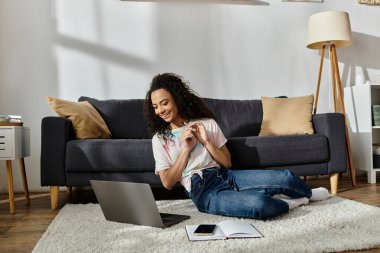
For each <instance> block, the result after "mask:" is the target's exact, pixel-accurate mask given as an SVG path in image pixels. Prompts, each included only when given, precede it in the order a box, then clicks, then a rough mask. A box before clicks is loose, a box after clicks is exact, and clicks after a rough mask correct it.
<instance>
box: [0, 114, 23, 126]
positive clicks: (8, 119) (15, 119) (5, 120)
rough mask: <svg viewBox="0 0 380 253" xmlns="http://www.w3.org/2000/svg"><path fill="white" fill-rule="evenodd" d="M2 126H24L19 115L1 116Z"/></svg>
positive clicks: (0, 122)
mask: <svg viewBox="0 0 380 253" xmlns="http://www.w3.org/2000/svg"><path fill="white" fill-rule="evenodd" d="M0 124H2V125H4V124H9V125H12V124H15V125H18V124H22V120H21V116H19V115H0Z"/></svg>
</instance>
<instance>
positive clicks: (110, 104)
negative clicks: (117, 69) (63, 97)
mask: <svg viewBox="0 0 380 253" xmlns="http://www.w3.org/2000/svg"><path fill="white" fill-rule="evenodd" d="M79 101H88V102H90V103H91V104H92V105H93V106H94V107H95V108H96V110H98V112H99V113H100V115H101V116H102V117H103V119H104V121H105V122H106V123H107V126H108V128H109V129H110V131H111V133H112V137H113V138H114V139H148V138H151V135H150V133H149V129H148V122H147V120H146V118H145V116H144V109H143V106H144V100H143V99H109V100H98V99H95V98H89V97H80V98H79Z"/></svg>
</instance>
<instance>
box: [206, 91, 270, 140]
mask: <svg viewBox="0 0 380 253" xmlns="http://www.w3.org/2000/svg"><path fill="white" fill-rule="evenodd" d="M203 101H204V103H205V104H206V105H207V106H208V107H209V108H210V110H211V111H213V112H214V113H215V116H216V121H217V122H218V124H219V126H220V128H221V129H222V131H223V133H224V135H225V136H226V138H230V137H244V136H257V135H259V132H260V127H261V121H262V118H263V109H262V103H261V101H260V100H226V99H211V98H203Z"/></svg>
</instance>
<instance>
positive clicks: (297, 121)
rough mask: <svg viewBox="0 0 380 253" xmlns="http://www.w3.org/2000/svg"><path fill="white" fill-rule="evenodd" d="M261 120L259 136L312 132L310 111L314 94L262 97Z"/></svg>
mask: <svg viewBox="0 0 380 253" xmlns="http://www.w3.org/2000/svg"><path fill="white" fill-rule="evenodd" d="M261 100H262V103H263V122H262V124H261V131H260V134H259V136H269V135H290V134H313V133H314V129H313V124H312V115H311V111H312V109H313V101H314V96H313V95H310V96H304V97H293V98H270V97H262V98H261Z"/></svg>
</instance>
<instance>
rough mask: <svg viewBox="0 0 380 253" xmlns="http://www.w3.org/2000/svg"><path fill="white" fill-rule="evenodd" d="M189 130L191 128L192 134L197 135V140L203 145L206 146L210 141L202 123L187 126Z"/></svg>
mask: <svg viewBox="0 0 380 253" xmlns="http://www.w3.org/2000/svg"><path fill="white" fill-rule="evenodd" d="M186 126H187V128H190V129H191V130H192V132H193V133H194V135H195V138H197V140H198V141H199V142H200V143H202V144H203V145H206V143H207V142H208V141H209V139H208V136H207V131H206V128H205V126H204V125H203V124H202V123H201V122H194V123H191V124H188V125H186Z"/></svg>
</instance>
